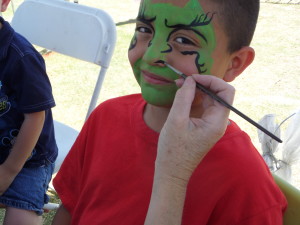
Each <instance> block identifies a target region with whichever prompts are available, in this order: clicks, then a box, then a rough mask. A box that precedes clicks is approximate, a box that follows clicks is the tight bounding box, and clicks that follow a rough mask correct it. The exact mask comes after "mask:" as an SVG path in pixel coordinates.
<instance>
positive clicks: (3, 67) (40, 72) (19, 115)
mask: <svg viewBox="0 0 300 225" xmlns="http://www.w3.org/2000/svg"><path fill="white" fill-rule="evenodd" d="M0 23H2V25H3V26H2V28H1V29H0V164H2V163H3V162H4V161H5V160H6V158H7V156H8V155H9V152H10V150H11V148H12V146H13V144H14V141H15V138H16V137H17V135H18V132H19V130H20V127H21V125H22V123H23V121H24V114H27V113H34V112H40V111H45V115H46V117H45V123H44V127H43V129H42V132H41V135H40V137H39V139H38V142H37V144H36V146H35V148H34V149H33V151H32V154H31V156H30V157H29V158H28V160H27V161H26V163H25V167H37V166H43V165H46V164H48V163H49V162H50V163H53V162H54V161H55V159H56V157H57V152H58V149H57V145H56V142H55V137H54V127H53V119H52V112H51V108H52V107H54V106H55V102H54V99H53V95H52V88H51V84H50V81H49V78H48V76H47V74H46V68H45V62H44V59H43V57H42V56H41V55H40V54H39V53H38V52H37V51H36V50H35V49H34V47H33V46H32V45H31V44H30V43H29V42H28V41H27V40H26V39H25V38H24V37H22V36H21V35H20V34H18V33H16V32H15V31H14V30H13V29H12V27H11V26H10V25H9V23H8V22H6V21H4V20H3V18H2V17H0Z"/></svg>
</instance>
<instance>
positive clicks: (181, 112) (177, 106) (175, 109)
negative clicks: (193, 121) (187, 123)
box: [169, 77, 196, 118]
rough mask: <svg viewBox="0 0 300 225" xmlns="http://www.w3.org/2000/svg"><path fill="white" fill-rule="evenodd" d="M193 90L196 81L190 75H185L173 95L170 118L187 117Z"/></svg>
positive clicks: (193, 94)
mask: <svg viewBox="0 0 300 225" xmlns="http://www.w3.org/2000/svg"><path fill="white" fill-rule="evenodd" d="M195 91H196V82H195V81H194V79H193V78H192V77H187V78H186V79H185V81H184V83H183V85H182V87H181V88H180V89H179V90H178V91H177V93H176V95H175V99H174V102H173V106H172V108H171V111H170V115H169V116H170V117H172V118H189V116H190V111H191V106H192V103H193V100H194V97H195Z"/></svg>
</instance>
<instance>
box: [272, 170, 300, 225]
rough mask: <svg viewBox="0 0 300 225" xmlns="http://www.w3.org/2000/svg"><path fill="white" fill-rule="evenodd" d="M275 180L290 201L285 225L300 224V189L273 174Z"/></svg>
mask: <svg viewBox="0 0 300 225" xmlns="http://www.w3.org/2000/svg"><path fill="white" fill-rule="evenodd" d="M273 177H274V179H275V182H276V183H277V185H278V186H279V188H280V189H281V191H282V192H283V194H284V195H285V197H286V199H287V201H288V208H287V210H286V212H285V214H284V218H283V224H284V225H299V224H300V190H298V189H297V188H295V187H294V186H292V185H291V184H289V183H288V182H286V181H285V180H283V179H282V178H280V177H279V176H277V175H275V174H273Z"/></svg>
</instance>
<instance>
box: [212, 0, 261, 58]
mask: <svg viewBox="0 0 300 225" xmlns="http://www.w3.org/2000/svg"><path fill="white" fill-rule="evenodd" d="M211 2H212V3H214V4H216V7H217V14H216V15H215V17H216V18H218V22H219V23H220V25H221V26H222V28H223V31H224V32H225V34H226V35H227V37H228V40H229V41H228V42H229V43H228V51H229V53H232V52H234V51H237V50H239V49H240V48H242V47H243V46H249V45H250V42H251V40H252V38H253V35H254V30H255V27H256V23H257V18H258V13H259V0H211Z"/></svg>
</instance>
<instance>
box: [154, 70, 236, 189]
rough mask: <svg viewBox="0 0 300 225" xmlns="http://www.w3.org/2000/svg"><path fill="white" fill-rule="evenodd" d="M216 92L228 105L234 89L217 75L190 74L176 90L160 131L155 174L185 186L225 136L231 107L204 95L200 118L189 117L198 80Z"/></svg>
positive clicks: (231, 100)
mask: <svg viewBox="0 0 300 225" xmlns="http://www.w3.org/2000/svg"><path fill="white" fill-rule="evenodd" d="M193 78H194V79H195V80H196V81H197V82H199V83H201V84H203V85H204V86H206V87H208V88H209V89H211V90H212V91H214V92H215V93H216V94H217V95H218V96H219V97H221V98H223V99H224V100H225V101H227V102H228V103H229V104H232V102H233V98H234V92H235V91H234V88H233V87H232V86H231V85H229V84H227V83H226V82H225V81H223V80H221V79H219V78H217V77H214V76H203V75H193V77H188V78H187V79H186V80H185V82H184V84H183V85H182V87H181V88H180V89H179V90H178V91H177V94H176V97H175V100H174V103H173V106H172V108H171V111H170V114H169V116H168V119H167V121H166V123H165V125H164V127H163V129H162V131H161V133H160V137H159V143H158V155H157V159H156V172H155V175H156V177H157V178H159V179H170V180H172V182H174V181H175V182H178V183H177V184H179V185H181V184H183V185H186V184H187V183H188V181H189V178H190V176H191V175H192V173H193V171H194V170H195V168H196V167H197V166H198V164H199V163H200V162H201V160H202V159H203V157H204V156H205V154H206V153H207V152H208V151H209V150H210V149H211V148H212V147H213V145H214V144H215V143H216V142H217V141H218V140H219V139H220V138H221V137H222V136H223V134H224V132H225V130H226V127H227V124H228V116H229V109H227V108H225V107H224V106H222V105H221V104H220V103H218V102H216V101H214V100H212V99H211V98H210V97H209V96H207V95H203V102H204V104H205V106H204V107H203V108H204V109H203V110H204V111H203V113H202V115H201V117H200V118H190V111H191V105H192V102H193V100H194V96H195V92H196V86H195V85H196V83H195V80H194V79H193Z"/></svg>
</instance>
